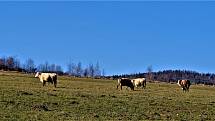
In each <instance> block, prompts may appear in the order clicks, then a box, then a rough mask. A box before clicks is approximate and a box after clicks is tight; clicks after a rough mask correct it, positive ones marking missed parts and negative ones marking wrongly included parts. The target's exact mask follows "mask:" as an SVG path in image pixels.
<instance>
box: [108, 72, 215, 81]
mask: <svg viewBox="0 0 215 121" xmlns="http://www.w3.org/2000/svg"><path fill="white" fill-rule="evenodd" d="M122 77H123V78H141V77H144V78H147V79H148V80H149V81H152V82H153V81H161V82H169V83H171V82H177V80H179V79H189V80H191V82H192V83H194V84H205V85H214V84H215V74H212V73H198V72H195V71H188V70H164V71H158V72H148V73H137V74H124V75H113V76H109V77H108V78H112V79H117V78H122Z"/></svg>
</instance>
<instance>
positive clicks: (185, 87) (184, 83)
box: [177, 79, 191, 92]
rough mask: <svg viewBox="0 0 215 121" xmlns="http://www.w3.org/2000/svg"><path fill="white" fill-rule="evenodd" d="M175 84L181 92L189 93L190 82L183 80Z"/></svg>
mask: <svg viewBox="0 0 215 121" xmlns="http://www.w3.org/2000/svg"><path fill="white" fill-rule="evenodd" d="M177 84H178V85H179V86H180V87H181V89H182V90H183V91H185V92H186V91H188V92H189V87H190V85H191V83H190V80H185V79H183V80H178V83H177Z"/></svg>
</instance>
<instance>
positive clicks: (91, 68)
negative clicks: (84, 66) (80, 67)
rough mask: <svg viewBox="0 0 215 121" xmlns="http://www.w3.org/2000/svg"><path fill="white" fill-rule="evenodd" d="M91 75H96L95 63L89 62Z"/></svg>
mask: <svg viewBox="0 0 215 121" xmlns="http://www.w3.org/2000/svg"><path fill="white" fill-rule="evenodd" d="M88 68H89V76H90V77H94V76H95V70H94V65H93V64H89V67H88Z"/></svg>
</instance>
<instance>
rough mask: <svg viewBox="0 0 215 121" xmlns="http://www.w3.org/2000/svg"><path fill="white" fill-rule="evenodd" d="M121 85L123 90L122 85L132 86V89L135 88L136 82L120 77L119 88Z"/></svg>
mask: <svg viewBox="0 0 215 121" xmlns="http://www.w3.org/2000/svg"><path fill="white" fill-rule="evenodd" d="M119 86H120V88H121V90H122V86H127V87H130V88H131V90H134V84H133V83H132V80H131V79H128V78H121V79H118V84H117V89H118V87H119Z"/></svg>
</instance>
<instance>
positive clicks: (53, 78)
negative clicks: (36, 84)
mask: <svg viewBox="0 0 215 121" xmlns="http://www.w3.org/2000/svg"><path fill="white" fill-rule="evenodd" d="M35 77H38V78H39V79H40V81H41V82H42V83H43V86H45V84H46V82H50V83H52V84H53V83H54V86H55V87H56V86H57V74H56V73H41V72H37V73H36V75H35Z"/></svg>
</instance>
